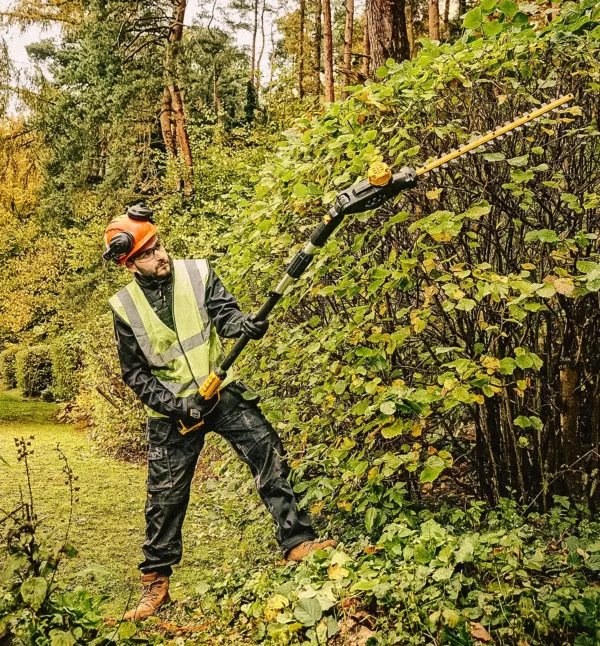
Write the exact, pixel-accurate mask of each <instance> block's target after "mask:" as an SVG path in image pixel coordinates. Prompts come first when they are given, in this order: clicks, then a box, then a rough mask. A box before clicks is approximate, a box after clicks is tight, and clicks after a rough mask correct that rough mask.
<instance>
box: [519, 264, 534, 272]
mask: <svg viewBox="0 0 600 646" xmlns="http://www.w3.org/2000/svg"><path fill="white" fill-rule="evenodd" d="M521 267H523V269H529V270H532V269H535V265H532V264H531V263H530V262H524V263H523V264H522V265H521Z"/></svg>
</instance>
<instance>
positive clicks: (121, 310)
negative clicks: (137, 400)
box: [109, 260, 233, 417]
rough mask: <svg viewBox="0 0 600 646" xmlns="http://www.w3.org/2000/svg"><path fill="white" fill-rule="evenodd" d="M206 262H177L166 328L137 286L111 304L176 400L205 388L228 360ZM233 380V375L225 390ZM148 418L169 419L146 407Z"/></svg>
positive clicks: (133, 285)
mask: <svg viewBox="0 0 600 646" xmlns="http://www.w3.org/2000/svg"><path fill="white" fill-rule="evenodd" d="M207 279H208V263H207V262H206V260H174V261H173V281H174V282H173V321H174V324H175V328H176V330H177V331H176V332H175V331H174V330H171V328H169V327H168V326H167V325H165V324H164V323H163V322H162V321H161V320H160V318H159V317H158V315H157V314H156V312H155V311H154V310H153V309H152V307H151V306H150V303H149V302H148V299H147V298H146V296H145V295H144V292H143V291H142V288H141V287H140V286H139V285H138V283H137V281H135V280H134V281H132V282H131V283H129V285H127V286H126V287H124V288H123V289H122V290H121V291H119V292H118V293H117V294H115V295H114V296H113V297H112V298H111V299H110V300H109V303H110V306H111V307H112V309H113V310H114V311H115V313H116V314H117V315H118V316H119V317H120V318H121V319H123V321H125V323H127V325H129V326H130V327H131V330H132V332H133V333H134V335H135V338H136V340H137V342H138V343H139V346H140V348H141V350H142V352H143V353H144V356H145V357H146V360H147V361H148V364H149V366H150V370H151V372H152V374H153V375H154V376H155V377H157V379H158V380H159V381H160V382H161V384H162V385H163V386H164V387H165V388H167V389H168V390H169V391H170V392H171V393H173V394H174V395H175V396H176V397H186V396H187V395H191V394H193V393H194V392H196V391H197V390H198V388H200V386H201V385H202V383H203V381H204V380H205V379H206V377H208V375H209V374H210V372H211V371H212V370H213V368H214V367H215V366H216V365H217V364H218V363H219V362H220V361H221V360H222V358H223V348H222V346H221V341H220V340H219V336H218V335H217V331H216V329H215V327H214V326H213V325H212V323H211V321H210V317H209V315H208V310H207V308H206V301H205V291H204V290H205V287H206V281H207ZM232 379H233V371H232V370H229V371H228V374H227V378H226V379H225V380H224V381H223V384H222V385H221V388H223V387H224V386H226V385H227V384H228V383H229V382H230V381H232ZM146 411H147V412H148V415H150V416H152V417H164V415H161V414H160V413H157V412H156V411H153V410H152V409H150V408H149V407H148V406H146Z"/></svg>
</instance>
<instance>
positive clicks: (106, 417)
mask: <svg viewBox="0 0 600 646" xmlns="http://www.w3.org/2000/svg"><path fill="white" fill-rule="evenodd" d="M81 349H82V372H81V387H80V389H79V392H78V394H77V397H76V398H75V405H74V407H73V410H72V412H71V418H72V420H73V421H74V422H76V423H79V424H82V425H86V426H88V427H89V429H90V437H91V439H93V440H95V441H96V442H98V443H99V444H100V445H101V446H102V448H103V449H104V450H105V451H106V452H107V453H109V454H110V455H113V456H118V457H136V456H137V455H139V453H140V452H141V450H142V448H143V447H144V446H145V439H144V432H143V429H144V425H145V421H146V414H145V412H144V409H143V407H142V405H141V403H140V402H139V400H138V399H137V397H136V396H135V395H134V394H133V392H132V390H131V389H130V388H129V387H128V386H126V385H125V384H124V382H123V379H122V378H121V370H120V366H119V359H118V356H117V350H116V344H115V339H114V333H113V327H112V316H111V314H108V313H107V314H104V315H102V316H100V317H98V319H96V320H95V321H93V323H92V324H91V326H90V330H89V331H88V332H87V333H86V334H85V336H84V338H83V339H82V343H81Z"/></svg>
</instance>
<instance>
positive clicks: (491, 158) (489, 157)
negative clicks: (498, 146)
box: [482, 153, 506, 162]
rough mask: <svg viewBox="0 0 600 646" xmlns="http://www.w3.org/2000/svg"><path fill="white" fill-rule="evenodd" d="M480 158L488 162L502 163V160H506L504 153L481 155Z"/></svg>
mask: <svg viewBox="0 0 600 646" xmlns="http://www.w3.org/2000/svg"><path fill="white" fill-rule="evenodd" d="M482 157H483V158H484V159H485V161H489V162H497V161H503V160H504V159H506V157H505V156H504V153H483V155H482Z"/></svg>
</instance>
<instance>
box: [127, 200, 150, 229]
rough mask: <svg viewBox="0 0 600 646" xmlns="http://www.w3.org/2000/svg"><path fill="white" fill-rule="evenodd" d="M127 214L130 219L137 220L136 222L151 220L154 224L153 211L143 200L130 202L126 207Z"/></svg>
mask: <svg viewBox="0 0 600 646" xmlns="http://www.w3.org/2000/svg"><path fill="white" fill-rule="evenodd" d="M127 215H128V217H130V218H131V219H132V220H137V221H138V222H152V224H154V212H153V211H152V209H151V208H150V207H148V206H146V205H145V204H144V202H138V203H137V204H132V205H131V206H130V207H129V208H128V209H127Z"/></svg>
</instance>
